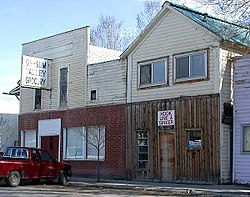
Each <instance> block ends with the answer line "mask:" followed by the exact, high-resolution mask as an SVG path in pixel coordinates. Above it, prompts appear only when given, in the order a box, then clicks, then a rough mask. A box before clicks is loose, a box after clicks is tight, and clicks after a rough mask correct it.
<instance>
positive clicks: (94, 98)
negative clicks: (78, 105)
mask: <svg viewBox="0 0 250 197" xmlns="http://www.w3.org/2000/svg"><path fill="white" fill-rule="evenodd" d="M93 94H94V95H95V97H92V96H93ZM96 100H97V90H96V89H94V90H91V91H90V101H92V102H94V101H96Z"/></svg>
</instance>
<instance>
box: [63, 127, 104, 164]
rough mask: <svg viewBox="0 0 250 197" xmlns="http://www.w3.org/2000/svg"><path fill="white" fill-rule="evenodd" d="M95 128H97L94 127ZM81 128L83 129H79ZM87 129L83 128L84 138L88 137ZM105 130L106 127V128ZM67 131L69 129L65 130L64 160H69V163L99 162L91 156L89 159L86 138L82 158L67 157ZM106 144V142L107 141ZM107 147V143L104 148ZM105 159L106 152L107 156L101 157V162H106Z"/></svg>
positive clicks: (83, 141) (83, 142) (83, 143)
mask: <svg viewBox="0 0 250 197" xmlns="http://www.w3.org/2000/svg"><path fill="white" fill-rule="evenodd" d="M94 127H95V126H94ZM79 128H81V127H79ZM86 128H87V127H82V132H83V133H82V135H83V136H86V130H87V129H86ZM104 128H105V127H104ZM67 129H68V128H63V160H69V161H97V160H98V158H97V156H90V157H88V155H87V140H86V137H84V138H83V139H82V148H83V150H82V151H83V155H82V157H78V158H76V157H67V137H66V135H67ZM105 137H106V131H105ZM105 142H106V141H105ZM105 147H106V143H105V146H104V148H105ZM105 157H106V151H105V155H104V156H100V158H99V159H100V161H104V160H105Z"/></svg>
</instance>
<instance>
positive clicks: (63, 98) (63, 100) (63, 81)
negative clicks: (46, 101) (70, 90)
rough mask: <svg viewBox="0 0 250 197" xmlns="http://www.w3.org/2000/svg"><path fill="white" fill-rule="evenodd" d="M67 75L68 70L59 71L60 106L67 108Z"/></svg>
mask: <svg viewBox="0 0 250 197" xmlns="http://www.w3.org/2000/svg"><path fill="white" fill-rule="evenodd" d="M67 75H68V69H67V68H62V69H61V70H60V106H67V85H68V84H67Z"/></svg>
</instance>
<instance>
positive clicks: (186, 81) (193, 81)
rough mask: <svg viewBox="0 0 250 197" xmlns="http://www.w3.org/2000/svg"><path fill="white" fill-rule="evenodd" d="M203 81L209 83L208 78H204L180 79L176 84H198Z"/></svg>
mask: <svg viewBox="0 0 250 197" xmlns="http://www.w3.org/2000/svg"><path fill="white" fill-rule="evenodd" d="M201 81H209V78H208V77H202V78H190V79H189V78H185V79H180V80H176V81H175V84H184V83H196V82H201Z"/></svg>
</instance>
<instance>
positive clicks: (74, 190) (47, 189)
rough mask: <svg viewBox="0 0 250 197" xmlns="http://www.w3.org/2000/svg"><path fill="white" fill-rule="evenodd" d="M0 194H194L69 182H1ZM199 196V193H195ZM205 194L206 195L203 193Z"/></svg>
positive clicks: (123, 196)
mask: <svg viewBox="0 0 250 197" xmlns="http://www.w3.org/2000/svg"><path fill="white" fill-rule="evenodd" d="M0 196H3V197H5V196H6V197H9V196H10V197H29V196H32V197H41V196H46V197H64V196H65V197H67V196H71V197H72V196H73V197H79V196H84V197H86V196H92V197H93V196H103V197H112V196H120V197H127V196H140V197H142V196H148V197H149V196H193V195H190V194H185V195H184V194H177V193H169V192H157V191H143V190H129V189H112V188H97V187H86V186H75V185H72V184H68V185H66V186H60V185H54V184H52V185H51V184H38V185H32V184H29V183H25V184H22V185H20V186H18V187H7V186H6V185H5V184H3V183H1V184H0ZM194 196H197V195H194ZM202 196H204V195H202Z"/></svg>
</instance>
